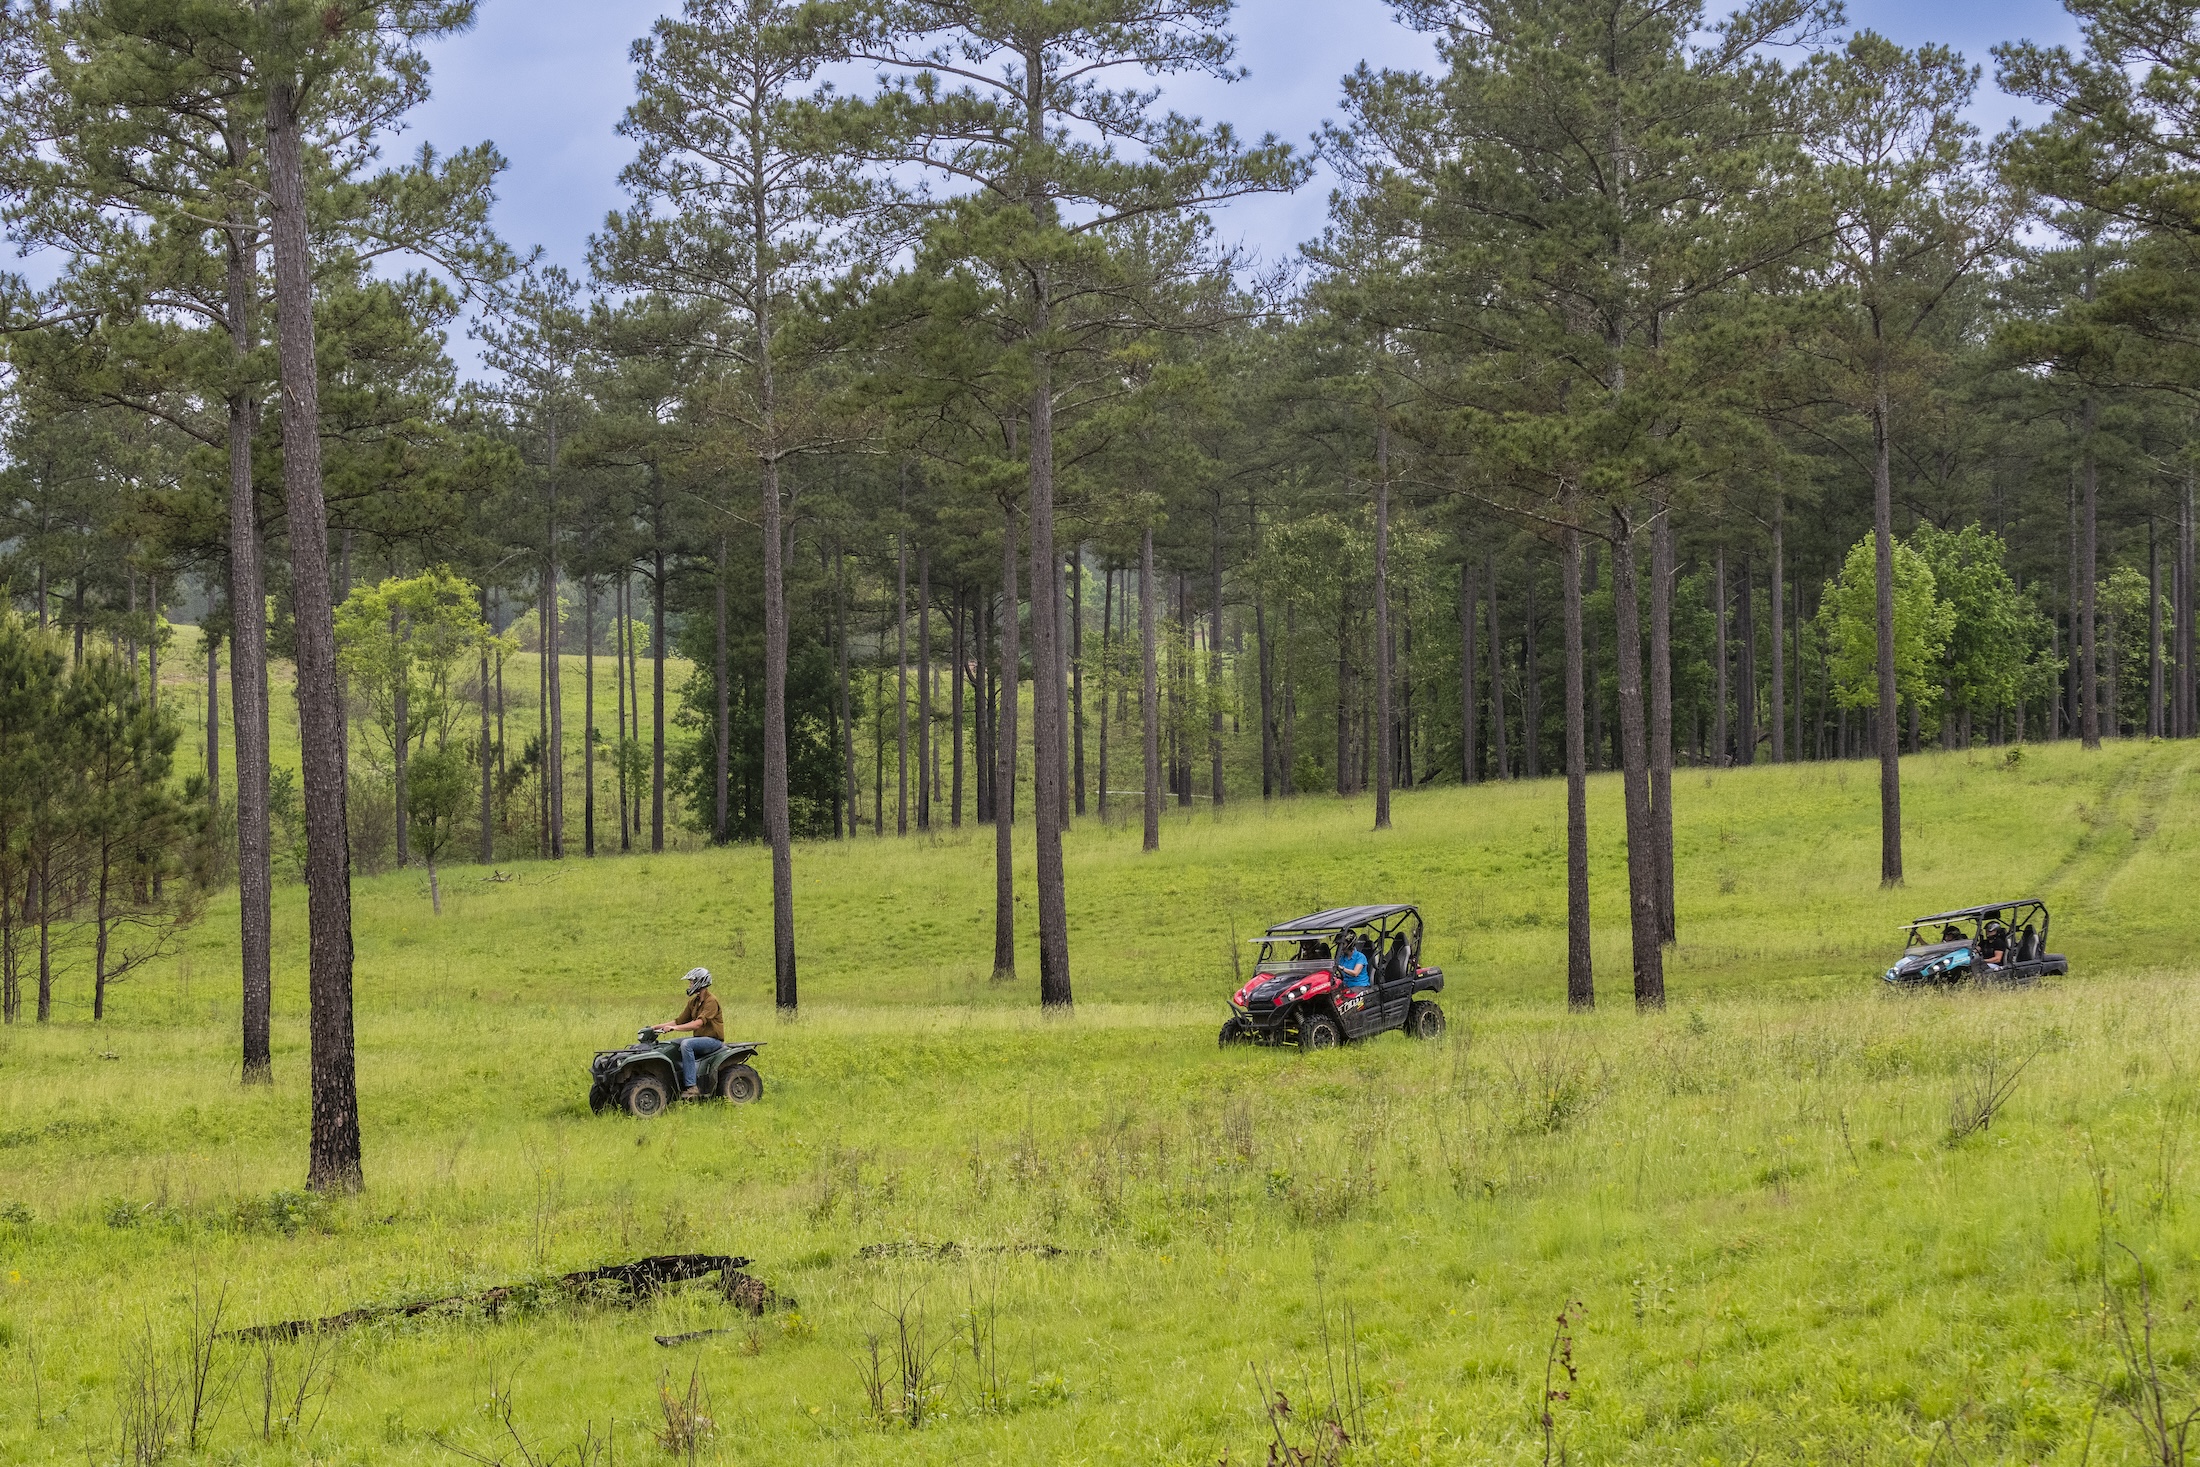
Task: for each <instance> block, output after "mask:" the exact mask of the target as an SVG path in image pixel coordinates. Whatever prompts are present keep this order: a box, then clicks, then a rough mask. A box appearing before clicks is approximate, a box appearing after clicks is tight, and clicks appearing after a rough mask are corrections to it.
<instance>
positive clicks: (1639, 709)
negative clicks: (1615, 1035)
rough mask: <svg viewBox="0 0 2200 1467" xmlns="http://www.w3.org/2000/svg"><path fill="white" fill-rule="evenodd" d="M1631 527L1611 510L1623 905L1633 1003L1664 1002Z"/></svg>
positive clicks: (1646, 1005)
mask: <svg viewBox="0 0 2200 1467" xmlns="http://www.w3.org/2000/svg"><path fill="white" fill-rule="evenodd" d="M1634 540H1635V527H1634V525H1633V523H1632V522H1631V521H1629V519H1628V518H1627V515H1626V513H1625V512H1624V511H1622V510H1617V509H1615V510H1613V511H1612V608H1613V611H1614V613H1615V615H1614V620H1615V621H1616V622H1617V623H1618V633H1619V636H1618V647H1617V648H1616V651H1617V653H1618V658H1619V677H1618V680H1617V681H1618V685H1619V686H1618V691H1619V727H1620V767H1621V787H1622V789H1623V791H1624V793H1625V797H1626V798H1625V803H1626V811H1627V907H1628V918H1629V923H1628V925H1629V930H1630V933H1631V935H1632V938H1633V948H1634V971H1635V1006H1636V1007H1637V1008H1639V1009H1656V1008H1663V1007H1664V1006H1665V948H1664V942H1663V938H1662V936H1661V934H1660V933H1659V931H1658V888H1657V881H1658V867H1657V859H1656V852H1657V845H1656V841H1657V835H1656V823H1655V822H1654V821H1653V820H1652V818H1651V808H1650V777H1649V776H1650V771H1649V756H1648V749H1647V739H1646V737H1645V730H1644V728H1643V691H1642V616H1641V608H1640V603H1639V599H1638V596H1637V593H1636V588H1635V544H1634Z"/></svg>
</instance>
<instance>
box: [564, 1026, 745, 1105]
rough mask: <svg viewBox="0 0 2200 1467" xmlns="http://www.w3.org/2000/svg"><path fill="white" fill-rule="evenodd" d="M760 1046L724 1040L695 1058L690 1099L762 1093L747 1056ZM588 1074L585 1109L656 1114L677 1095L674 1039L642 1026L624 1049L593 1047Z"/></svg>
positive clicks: (741, 1097)
mask: <svg viewBox="0 0 2200 1467" xmlns="http://www.w3.org/2000/svg"><path fill="white" fill-rule="evenodd" d="M763 1047H764V1046H763V1043H762V1041H758V1042H756V1043H753V1044H728V1045H726V1046H725V1047H724V1048H722V1049H719V1050H717V1051H716V1052H715V1053H712V1054H706V1055H702V1056H700V1057H699V1058H697V1060H696V1061H695V1096H694V1098H695V1099H697V1100H731V1101H734V1102H735V1103H737V1104H739V1103H745V1102H747V1101H751V1100H754V1099H756V1098H757V1097H758V1096H760V1095H762V1094H763V1093H764V1077H763V1076H762V1075H759V1074H757V1073H756V1068H755V1066H753V1065H751V1064H750V1063H749V1061H750V1060H751V1059H753V1058H755V1056H756V1052H757V1051H758V1050H759V1049H762V1048H763ZM588 1075H589V1086H588V1108H589V1109H590V1110H592V1111H594V1112H595V1113H596V1114H598V1115H602V1114H603V1113H604V1112H605V1111H607V1110H610V1109H611V1108H612V1107H613V1106H620V1107H623V1108H624V1109H625V1111H626V1113H627V1114H628V1115H630V1116H642V1117H644V1118H647V1117H649V1116H653V1115H658V1114H661V1113H662V1112H663V1111H664V1109H665V1107H666V1106H668V1105H670V1104H672V1102H673V1100H674V1099H676V1098H677V1097H678V1096H679V1094H680V1090H681V1085H680V1042H679V1040H678V1039H661V1038H659V1037H658V1031H657V1030H655V1029H644V1030H642V1031H641V1032H640V1033H639V1034H637V1035H635V1036H634V1042H633V1043H632V1044H630V1045H628V1046H627V1047H626V1048H625V1049H603V1050H598V1051H597V1052H596V1058H595V1060H594V1061H593V1062H592V1063H591V1064H590V1065H589V1067H588Z"/></svg>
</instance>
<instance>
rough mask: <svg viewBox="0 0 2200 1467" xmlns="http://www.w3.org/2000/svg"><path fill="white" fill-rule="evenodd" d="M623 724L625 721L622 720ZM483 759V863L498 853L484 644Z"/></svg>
mask: <svg viewBox="0 0 2200 1467" xmlns="http://www.w3.org/2000/svg"><path fill="white" fill-rule="evenodd" d="M481 620H482V624H483V625H484V626H487V625H489V624H490V623H489V593H488V592H487V591H486V590H484V591H483V592H482V593H481ZM621 721H622V722H623V721H624V720H623V718H622V720H621ZM475 752H476V754H477V756H478V757H479V758H480V760H481V864H482V865H484V866H487V865H490V864H492V863H494V862H495V860H496V856H497V850H496V805H495V793H496V784H495V779H494V774H495V770H496V753H495V749H494V748H493V747H492V745H491V744H490V742H489V644H488V642H486V641H484V642H483V643H482V644H481V745H480V747H479V748H478V749H477V750H476V751H475Z"/></svg>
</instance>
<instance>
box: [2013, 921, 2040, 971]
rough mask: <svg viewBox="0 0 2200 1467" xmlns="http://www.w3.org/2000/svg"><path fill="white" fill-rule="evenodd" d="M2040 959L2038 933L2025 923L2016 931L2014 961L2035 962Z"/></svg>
mask: <svg viewBox="0 0 2200 1467" xmlns="http://www.w3.org/2000/svg"><path fill="white" fill-rule="evenodd" d="M2039 960H2040V935H2039V933H2038V932H2036V931H2034V930H2033V928H2032V926H2031V925H2030V924H2029V923H2027V924H2026V925H2025V926H2024V927H2023V928H2022V929H2021V930H2019V931H2018V933H2017V949H2016V961H2018V962H2020V963H2036V962H2038V961H2039Z"/></svg>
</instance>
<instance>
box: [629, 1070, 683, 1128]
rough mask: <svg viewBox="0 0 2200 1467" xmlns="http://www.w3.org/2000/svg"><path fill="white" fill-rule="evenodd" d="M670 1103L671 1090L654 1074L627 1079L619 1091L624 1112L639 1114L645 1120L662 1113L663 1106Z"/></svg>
mask: <svg viewBox="0 0 2200 1467" xmlns="http://www.w3.org/2000/svg"><path fill="white" fill-rule="evenodd" d="M671 1103H672V1092H671V1091H670V1090H668V1089H666V1088H665V1082H664V1081H663V1080H661V1079H659V1078H658V1077H657V1076H655V1075H644V1076H642V1077H641V1078H640V1079H638V1080H629V1081H628V1082H627V1086H626V1089H624V1090H623V1091H621V1092H620V1093H619V1104H621V1105H623V1106H625V1107H626V1113H627V1114H628V1115H630V1116H640V1117H641V1118H642V1119H643V1120H647V1119H649V1118H650V1117H651V1116H654V1115H662V1114H663V1113H664V1109H665V1107H666V1106H668V1105H670V1104H671Z"/></svg>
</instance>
